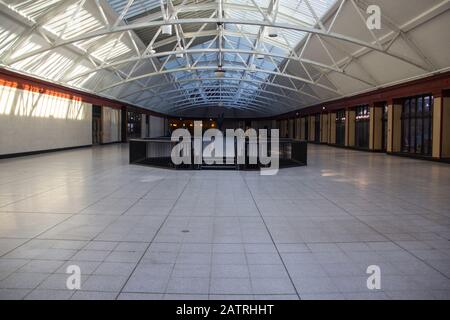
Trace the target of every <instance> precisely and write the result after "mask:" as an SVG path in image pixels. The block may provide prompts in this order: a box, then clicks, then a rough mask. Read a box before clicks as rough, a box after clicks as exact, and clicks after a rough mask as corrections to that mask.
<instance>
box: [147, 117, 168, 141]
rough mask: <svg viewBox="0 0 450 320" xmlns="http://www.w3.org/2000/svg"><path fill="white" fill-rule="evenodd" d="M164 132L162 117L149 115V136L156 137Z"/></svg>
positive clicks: (164, 122)
mask: <svg viewBox="0 0 450 320" xmlns="http://www.w3.org/2000/svg"><path fill="white" fill-rule="evenodd" d="M165 133H166V121H165V119H164V118H159V117H154V116H150V138H158V137H162V136H164V135H165Z"/></svg>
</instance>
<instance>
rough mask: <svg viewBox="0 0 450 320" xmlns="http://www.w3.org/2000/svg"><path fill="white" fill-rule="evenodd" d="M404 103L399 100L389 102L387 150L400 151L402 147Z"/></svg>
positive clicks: (389, 151) (390, 151)
mask: <svg viewBox="0 0 450 320" xmlns="http://www.w3.org/2000/svg"><path fill="white" fill-rule="evenodd" d="M401 116H402V105H401V104H400V103H398V102H393V101H389V102H388V133H387V152H388V153H395V152H400V151H401V148H402V123H401Z"/></svg>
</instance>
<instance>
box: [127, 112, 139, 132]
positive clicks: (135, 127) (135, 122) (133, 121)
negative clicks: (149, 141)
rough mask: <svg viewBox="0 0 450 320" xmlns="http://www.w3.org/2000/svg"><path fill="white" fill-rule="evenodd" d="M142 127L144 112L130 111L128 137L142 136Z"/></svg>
mask: <svg viewBox="0 0 450 320" xmlns="http://www.w3.org/2000/svg"><path fill="white" fill-rule="evenodd" d="M141 127H142V114H140V113H137V112H128V138H131V139H133V138H140V137H141Z"/></svg>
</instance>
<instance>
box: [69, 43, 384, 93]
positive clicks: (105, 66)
mask: <svg viewBox="0 0 450 320" xmlns="http://www.w3.org/2000/svg"><path fill="white" fill-rule="evenodd" d="M221 51H222V52H224V53H237V54H248V55H253V54H260V55H263V56H266V57H273V58H282V59H287V60H292V61H297V62H303V63H306V64H310V65H313V66H316V67H319V68H323V69H327V70H329V71H334V72H337V73H339V74H342V75H344V76H346V77H349V78H351V79H354V80H358V81H360V82H363V83H365V84H367V85H370V86H375V85H376V84H374V83H370V82H367V80H364V79H361V78H359V77H356V76H353V75H351V74H349V73H347V72H345V71H343V70H342V69H340V68H337V67H334V66H329V65H326V64H323V63H320V62H316V61H312V60H309V59H304V58H299V57H295V56H293V55H281V54H276V53H271V52H266V51H256V50H238V49H221ZM205 52H206V53H215V52H219V49H217V48H210V49H186V50H182V51H180V52H176V51H165V52H158V53H155V54H150V55H146V56H141V57H132V58H127V59H122V60H117V61H113V62H111V63H106V64H103V65H100V66H98V67H96V68H94V69H91V70H88V71H85V72H83V73H80V74H77V75H75V76H72V77H70V78H67V79H65V80H66V81H69V82H70V81H73V80H76V79H79V78H82V77H85V76H88V75H90V74H92V73H95V72H98V71H101V70H104V69H108V68H111V67H116V66H119V65H122V64H127V63H132V62H138V61H143V60H145V59H152V58H160V57H167V56H175V55H177V54H179V53H183V54H201V53H205Z"/></svg>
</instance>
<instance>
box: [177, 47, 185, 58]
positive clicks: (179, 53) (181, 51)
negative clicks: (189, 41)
mask: <svg viewBox="0 0 450 320" xmlns="http://www.w3.org/2000/svg"><path fill="white" fill-rule="evenodd" d="M183 50H184V48H183V47H182V46H179V47H178V48H177V49H176V52H177V54H176V57H177V58H183V57H184V55H183Z"/></svg>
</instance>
